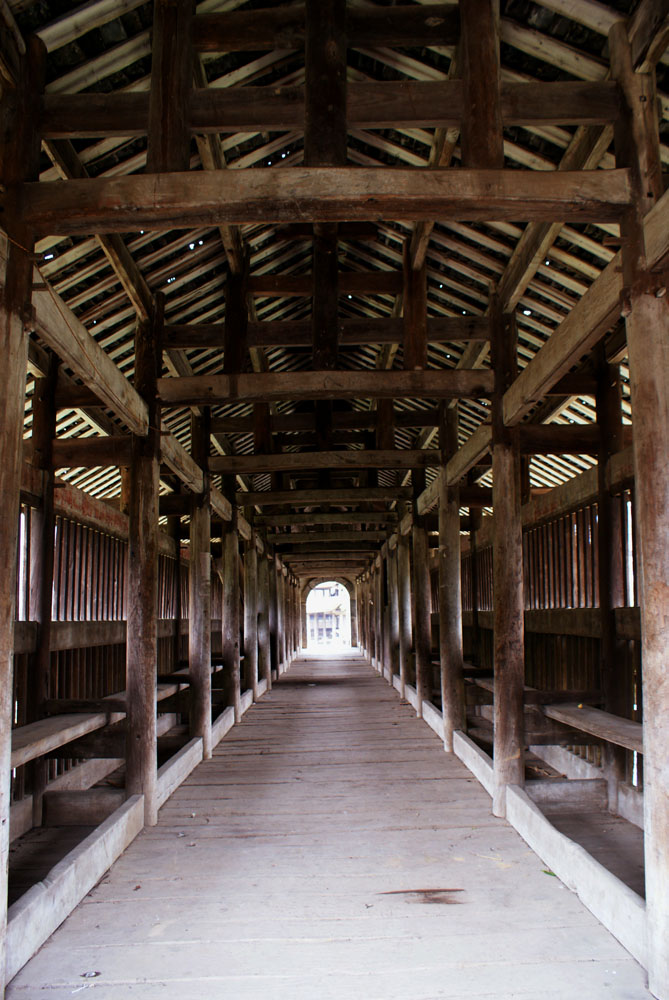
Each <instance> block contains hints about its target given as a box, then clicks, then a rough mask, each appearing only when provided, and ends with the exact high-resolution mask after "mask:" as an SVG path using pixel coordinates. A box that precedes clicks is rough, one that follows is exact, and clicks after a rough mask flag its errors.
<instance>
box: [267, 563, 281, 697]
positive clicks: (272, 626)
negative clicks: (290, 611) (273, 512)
mask: <svg viewBox="0 0 669 1000" xmlns="http://www.w3.org/2000/svg"><path fill="white" fill-rule="evenodd" d="M269 595H270V600H269V640H270V658H271V669H272V671H273V672H274V676H275V677H276V678H278V676H279V636H278V617H279V615H278V582H277V575H276V556H275V555H274V552H273V551H272V552H271V553H270V555H269Z"/></svg>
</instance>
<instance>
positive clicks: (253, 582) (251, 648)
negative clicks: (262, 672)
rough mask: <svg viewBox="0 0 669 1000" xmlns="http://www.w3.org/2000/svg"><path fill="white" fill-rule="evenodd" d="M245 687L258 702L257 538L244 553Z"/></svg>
mask: <svg viewBox="0 0 669 1000" xmlns="http://www.w3.org/2000/svg"><path fill="white" fill-rule="evenodd" d="M244 681H245V683H244V686H245V687H246V688H247V690H250V691H253V700H254V701H257V700H258V551H257V549H256V540H255V536H252V537H251V539H250V540H249V541H248V542H246V546H245V551H244Z"/></svg>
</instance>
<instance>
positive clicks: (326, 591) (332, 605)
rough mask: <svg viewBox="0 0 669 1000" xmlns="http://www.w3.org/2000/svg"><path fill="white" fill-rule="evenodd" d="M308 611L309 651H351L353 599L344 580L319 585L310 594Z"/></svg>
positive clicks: (329, 581) (328, 581)
mask: <svg viewBox="0 0 669 1000" xmlns="http://www.w3.org/2000/svg"><path fill="white" fill-rule="evenodd" d="M306 612H307V649H308V650H309V652H310V653H316V652H321V653H331V652H333V651H341V652H345V651H350V650H351V599H350V597H349V593H348V590H347V589H346V587H345V586H344V585H343V584H342V583H339V582H338V581H336V580H327V581H325V582H324V583H318V584H316V585H315V586H314V587H313V588H312V590H311V591H310V592H309V595H308V597H307V606H306Z"/></svg>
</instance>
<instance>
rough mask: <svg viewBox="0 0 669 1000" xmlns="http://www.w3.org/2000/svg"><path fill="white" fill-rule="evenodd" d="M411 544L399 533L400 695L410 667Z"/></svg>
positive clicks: (403, 693)
mask: <svg viewBox="0 0 669 1000" xmlns="http://www.w3.org/2000/svg"><path fill="white" fill-rule="evenodd" d="M410 549H411V544H410V541H409V536H408V535H402V534H400V536H399V539H398V542H397V583H398V596H399V620H400V648H399V657H400V696H401V697H402V698H404V696H405V691H404V688H405V685H406V684H407V682H408V679H409V672H410V669H411V641H412V637H411V557H410Z"/></svg>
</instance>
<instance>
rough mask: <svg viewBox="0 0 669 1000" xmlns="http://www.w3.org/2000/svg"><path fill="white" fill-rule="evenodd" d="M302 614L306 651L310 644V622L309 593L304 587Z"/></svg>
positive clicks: (301, 602)
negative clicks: (308, 618)
mask: <svg viewBox="0 0 669 1000" xmlns="http://www.w3.org/2000/svg"><path fill="white" fill-rule="evenodd" d="M300 614H301V621H302V649H306V648H307V645H308V644H309V622H308V620H307V592H306V587H303V588H302V590H301V592H300Z"/></svg>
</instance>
